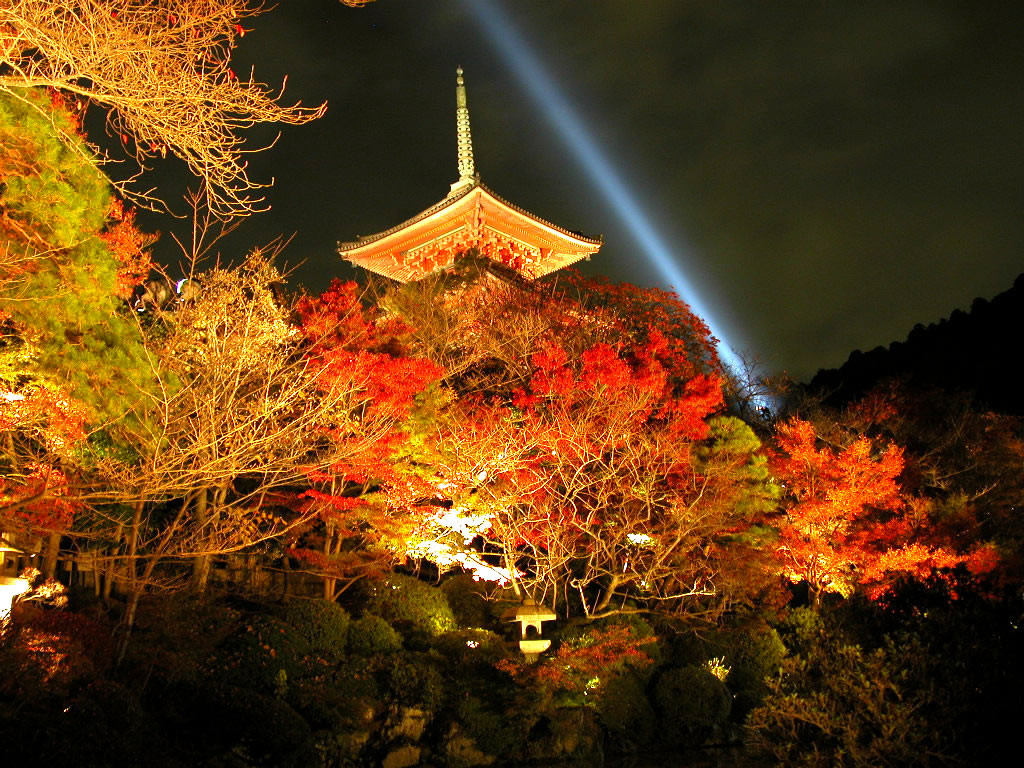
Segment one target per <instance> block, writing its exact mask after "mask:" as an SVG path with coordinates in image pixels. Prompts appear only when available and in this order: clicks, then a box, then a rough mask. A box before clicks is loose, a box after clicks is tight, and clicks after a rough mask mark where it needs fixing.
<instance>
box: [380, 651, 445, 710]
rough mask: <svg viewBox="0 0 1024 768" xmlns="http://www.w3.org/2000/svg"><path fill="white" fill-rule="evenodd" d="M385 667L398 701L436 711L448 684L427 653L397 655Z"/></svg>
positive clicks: (392, 694) (389, 687) (393, 693)
mask: <svg viewBox="0 0 1024 768" xmlns="http://www.w3.org/2000/svg"><path fill="white" fill-rule="evenodd" d="M386 664H387V666H386V667H385V672H386V677H387V684H388V689H389V690H390V692H391V696H392V697H393V698H394V700H395V701H397V702H399V703H400V704H403V705H405V706H408V707H419V708H420V709H424V710H426V711H428V712H436V711H437V710H438V709H440V707H441V704H442V702H443V701H444V694H445V684H444V678H443V676H442V675H441V671H440V670H439V669H438V668H437V665H436V660H435V659H432V658H430V656H429V655H428V654H425V653H416V654H396V655H393V656H391V657H390V658H389V660H388V661H387V662H386Z"/></svg>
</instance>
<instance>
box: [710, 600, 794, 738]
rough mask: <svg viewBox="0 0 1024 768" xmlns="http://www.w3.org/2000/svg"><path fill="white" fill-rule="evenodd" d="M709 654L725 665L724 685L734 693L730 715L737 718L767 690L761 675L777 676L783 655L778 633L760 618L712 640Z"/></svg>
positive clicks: (762, 696) (758, 702) (755, 703)
mask: <svg viewBox="0 0 1024 768" xmlns="http://www.w3.org/2000/svg"><path fill="white" fill-rule="evenodd" d="M711 645H712V649H711V652H712V655H713V656H715V657H724V659H725V666H727V667H729V676H728V677H727V678H726V680H725V684H726V686H727V687H728V688H729V690H730V691H732V692H733V693H734V694H735V699H734V700H733V713H732V714H733V716H734V718H736V719H737V720H738V721H741V720H742V719H743V717H745V716H746V714H747V713H748V712H749V711H750V710H751V709H753V708H754V707H756V706H757V705H758V704H760V703H761V700H762V699H763V698H764V697H765V695H767V693H768V686H767V684H766V683H765V678H767V677H769V676H772V675H777V674H778V672H779V669H780V668H781V667H782V661H783V659H784V658H785V657H786V646H785V645H783V644H782V640H781V639H780V638H779V633H778V632H776V631H775V630H774V629H772V628H771V627H769V626H768V625H767V624H765V623H764V622H763V621H761V620H756V621H750V622H747V623H745V624H743V625H742V626H740V627H737V628H735V629H732V630H730V631H728V632H723V633H721V634H720V635H718V637H716V638H715V639H714V641H713V642H712V644H711Z"/></svg>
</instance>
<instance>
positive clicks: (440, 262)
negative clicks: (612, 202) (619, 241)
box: [338, 69, 602, 283]
mask: <svg viewBox="0 0 1024 768" xmlns="http://www.w3.org/2000/svg"><path fill="white" fill-rule="evenodd" d="M456 128H457V147H458V167H459V180H458V181H456V182H455V183H454V184H452V187H451V191H450V192H449V193H448V196H447V197H445V198H444V199H443V200H441V201H440V202H438V203H436V204H435V205H432V206H430V207H429V208H427V209H426V210H425V211H423V212H421V213H419V214H417V215H416V216H413V217H412V218H411V219H409V220H407V221H404V222H402V223H401V224H398V225H397V226H394V227H392V228H391V229H387V230H385V231H383V232H378V233H377V234H375V235H369V236H366V237H360V238H359V239H358V240H356V241H354V242H348V243H339V244H338V253H340V254H341V256H342V257H343V258H345V259H347V260H348V261H351V262H352V263H353V264H356V265H358V266H360V267H362V268H364V269H368V270H369V271H371V272H376V273H377V274H379V275H384V276H385V277H389V278H391V279H393V280H397V281H398V282H401V283H407V282H411V281H414V280H419V279H420V278H422V277H424V276H425V275H427V274H430V273H431V272H434V271H435V270H438V269H442V268H444V267H447V266H449V265H450V264H452V263H453V262H454V261H455V258H456V257H457V256H458V255H459V254H461V253H466V252H468V251H476V252H477V253H479V254H480V255H482V256H484V257H486V258H489V259H492V260H494V261H497V262H500V263H502V264H505V265H507V266H509V267H512V268H513V269H515V270H516V271H517V272H519V273H520V274H522V275H523V276H525V277H528V278H538V277H542V276H544V275H546V274H548V273H550V272H554V271H555V270H558V269H561V268H563V267H566V266H569V265H570V264H574V263H575V262H577V261H579V260H580V259H584V258H587V257H589V256H591V255H593V254H595V253H597V251H598V250H599V249H600V248H601V243H602V240H601V238H600V237H596V238H594V237H587V236H585V235H581V234H579V233H577V232H572V231H570V230H567V229H563V228H562V227H559V226H558V225H556V224H552V223H551V222H549V221H545V220H544V219H541V218H539V217H537V216H534V215H533V214H532V213H529V212H527V211H525V210H523V209H522V208H519V207H518V206H516V205H513V204H512V203H510V202H508V201H506V200H503V199H502V198H500V197H498V196H497V195H496V194H495V193H494V192H492V191H491V190H490V189H488V188H487V187H486V186H484V184H483V182H481V181H480V175H479V174H478V173H477V172H476V167H475V164H474V160H473V142H472V139H471V136H470V129H469V108H468V107H467V105H466V87H465V84H464V82H463V79H462V70H461V69H459V70H458V74H457V79H456Z"/></svg>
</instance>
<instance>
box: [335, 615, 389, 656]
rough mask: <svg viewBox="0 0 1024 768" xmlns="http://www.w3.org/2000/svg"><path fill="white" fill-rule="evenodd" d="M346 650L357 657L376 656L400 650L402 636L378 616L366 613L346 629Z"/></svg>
mask: <svg viewBox="0 0 1024 768" xmlns="http://www.w3.org/2000/svg"><path fill="white" fill-rule="evenodd" d="M348 648H349V651H351V652H352V653H354V654H357V655H359V656H376V655H377V654H382V653H394V652H396V651H399V650H401V649H402V636H401V635H400V634H398V632H397V630H395V628H394V627H392V626H391V625H390V624H388V623H387V622H386V621H385V620H384V619H382V618H381V617H380V616H375V615H374V614H372V613H368V614H366V615H365V616H363V617H362V618H360V619H356V620H355V621H353V622H352V623H351V624H350V625H349V628H348Z"/></svg>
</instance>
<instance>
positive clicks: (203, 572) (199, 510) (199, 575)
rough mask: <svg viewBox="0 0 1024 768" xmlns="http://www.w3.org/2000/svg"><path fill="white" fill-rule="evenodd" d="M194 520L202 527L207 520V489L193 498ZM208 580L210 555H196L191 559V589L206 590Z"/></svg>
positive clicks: (197, 591) (199, 591)
mask: <svg viewBox="0 0 1024 768" xmlns="http://www.w3.org/2000/svg"><path fill="white" fill-rule="evenodd" d="M195 505H196V506H195V510H196V522H197V523H198V524H199V528H202V527H203V526H205V525H206V523H207V522H209V506H208V504H207V490H206V489H205V488H203V489H202V490H201V491H199V493H198V494H197V495H196V500H195ZM209 581H210V555H208V554H202V555H196V556H195V558H193V560H192V590H193V591H194V592H196V593H202V592H205V591H206V585H207V584H208V583H209Z"/></svg>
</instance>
